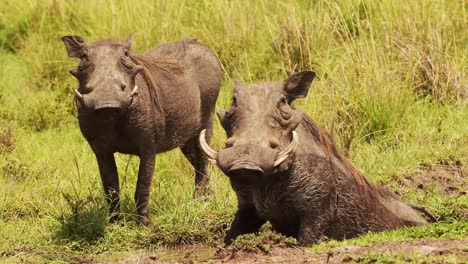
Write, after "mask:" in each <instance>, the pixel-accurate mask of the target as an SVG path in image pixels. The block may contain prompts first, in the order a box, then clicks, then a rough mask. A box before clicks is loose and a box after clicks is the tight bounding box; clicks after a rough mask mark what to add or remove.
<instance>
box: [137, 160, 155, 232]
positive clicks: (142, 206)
mask: <svg viewBox="0 0 468 264" xmlns="http://www.w3.org/2000/svg"><path fill="white" fill-rule="evenodd" d="M154 164H155V155H146V156H141V157H140V168H139V170H138V180H137V186H136V191H135V204H136V206H137V211H138V223H139V224H140V225H143V226H148V225H149V224H150V219H149V195H150V191H151V181H152V179H153V173H154Z"/></svg>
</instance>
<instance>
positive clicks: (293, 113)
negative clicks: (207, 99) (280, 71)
mask: <svg viewBox="0 0 468 264" xmlns="http://www.w3.org/2000/svg"><path fill="white" fill-rule="evenodd" d="M314 77H315V73H314V72H312V71H304V72H300V73H296V74H294V75H292V76H290V77H289V78H288V79H287V80H285V81H284V83H283V84H281V83H254V84H244V83H241V82H239V81H236V83H235V87H234V96H233V99H232V105H231V107H230V108H229V109H228V110H226V111H224V110H221V111H219V112H218V118H219V120H220V121H221V124H222V126H223V128H224V129H225V130H226V133H227V136H228V139H227V141H226V148H225V149H222V150H220V151H219V152H218V151H215V150H213V149H211V148H210V147H209V146H208V144H207V143H206V141H205V135H204V132H202V133H201V134H200V145H201V146H202V149H203V150H204V152H205V154H206V155H207V156H208V157H209V158H210V159H212V160H214V161H216V163H217V165H218V167H219V168H220V169H221V170H222V171H223V172H224V173H225V174H226V175H228V176H229V177H230V178H231V179H232V180H235V181H238V182H243V183H253V182H256V181H258V180H259V179H261V178H262V177H264V176H268V175H271V174H272V173H274V172H275V171H277V170H278V167H279V166H280V165H281V164H283V163H284V161H285V160H288V157H290V156H292V155H294V153H295V151H296V148H297V146H298V144H299V140H300V139H299V138H298V135H297V133H296V132H295V131H294V130H295V129H296V127H297V126H298V125H299V123H300V122H301V120H302V111H300V110H296V109H295V108H293V107H291V105H290V104H291V102H292V101H294V100H295V99H296V98H301V97H305V96H306V95H307V92H308V90H309V87H310V84H311V82H312V80H313V79H314Z"/></svg>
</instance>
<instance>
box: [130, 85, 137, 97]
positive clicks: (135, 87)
mask: <svg viewBox="0 0 468 264" xmlns="http://www.w3.org/2000/svg"><path fill="white" fill-rule="evenodd" d="M137 91H138V85H136V84H135V86H134V87H133V90H132V93H131V94H130V97H133V96H134V95H135V94H137Z"/></svg>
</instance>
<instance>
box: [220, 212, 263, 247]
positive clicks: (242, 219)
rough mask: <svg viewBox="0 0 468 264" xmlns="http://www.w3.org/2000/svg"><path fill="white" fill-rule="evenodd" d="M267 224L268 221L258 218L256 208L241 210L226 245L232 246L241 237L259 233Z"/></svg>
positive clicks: (225, 240) (228, 235) (237, 214)
mask: <svg viewBox="0 0 468 264" xmlns="http://www.w3.org/2000/svg"><path fill="white" fill-rule="evenodd" d="M265 222H266V220H264V219H262V218H260V217H259V216H258V214H257V212H256V210H255V208H254V207H247V208H239V210H238V211H237V213H236V216H235V217H234V220H233V221H232V224H231V229H229V231H228V233H227V235H226V238H225V239H224V243H226V245H230V244H231V243H232V242H233V241H234V240H235V239H236V238H237V237H238V236H240V235H243V234H249V233H256V232H258V231H259V230H260V228H261V227H262V225H263V224H265Z"/></svg>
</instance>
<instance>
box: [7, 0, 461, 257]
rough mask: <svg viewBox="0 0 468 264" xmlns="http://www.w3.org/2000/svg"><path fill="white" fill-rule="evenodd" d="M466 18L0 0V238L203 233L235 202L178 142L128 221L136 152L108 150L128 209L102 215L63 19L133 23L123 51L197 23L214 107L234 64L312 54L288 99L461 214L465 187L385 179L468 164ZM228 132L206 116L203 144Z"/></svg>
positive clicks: (365, 7)
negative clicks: (207, 55)
mask: <svg viewBox="0 0 468 264" xmlns="http://www.w3.org/2000/svg"><path fill="white" fill-rule="evenodd" d="M467 25H468V20H467V5H466V3H465V2H464V1H459V0H435V1H402V0H396V1H390V0H386V1H370V0H369V1H366V0H346V1H330V0H315V1H304V0H292V1H266V0H258V1H248V0H240V1H227V0H222V1H216V0H201V1H182V0H180V1H179V0H176V1H147V0H142V1H130V0H123V1H112V0H109V1H88V0H84V1H67V2H65V1H52V0H39V1H26V0H25V1H9V0H7V1H3V2H2V6H1V7H0V168H1V170H0V241H6V242H4V243H0V254H14V252H16V251H15V250H19V249H20V248H23V249H24V248H29V249H31V250H32V252H36V251H37V252H43V251H47V252H48V250H49V248H54V249H56V248H60V249H61V250H65V251H66V250H75V251H76V250H79V251H85V252H93V253H99V252H104V251H116V250H127V249H129V248H140V247H146V248H147V247H158V246H160V245H174V244H181V243H194V242H210V241H215V240H216V239H217V238H218V237H219V236H222V233H223V231H224V230H225V228H226V227H227V225H228V223H229V221H230V219H231V217H232V214H233V212H234V211H235V206H236V200H235V196H234V194H233V192H232V191H231V189H230V186H229V183H228V181H227V179H226V177H225V176H224V175H222V173H221V172H219V171H218V170H217V169H216V168H214V167H212V168H211V171H212V172H213V173H212V174H213V176H212V187H213V189H214V194H215V195H214V197H213V198H212V199H211V200H209V201H199V200H193V198H192V192H193V181H194V180H193V175H192V169H191V167H190V165H189V163H188V162H187V161H186V160H185V159H184V158H183V156H182V155H181V154H180V151H178V150H175V151H171V152H168V153H165V154H162V155H159V156H158V158H157V169H156V173H155V180H154V184H153V190H152V195H151V210H152V215H153V218H152V220H153V225H152V226H151V227H150V228H148V229H138V228H136V227H135V223H134V221H133V214H134V207H135V206H134V204H133V199H132V197H133V191H134V186H135V181H136V174H137V170H138V160H137V158H136V157H133V158H130V157H129V156H125V155H120V154H118V155H117V158H116V160H117V163H118V168H119V172H120V177H121V184H122V196H123V199H122V203H123V204H122V207H123V211H124V213H125V214H126V215H127V216H126V217H124V220H123V221H122V223H121V224H122V225H119V224H117V225H107V224H106V222H107V219H106V217H107V214H106V210H107V209H106V208H105V207H106V206H105V202H104V200H103V198H102V191H101V185H100V181H99V174H98V170H97V164H96V162H95V159H94V157H93V155H92V153H91V150H90V148H89V147H88V145H87V143H86V142H85V140H84V138H83V137H82V136H81V135H80V133H79V130H78V127H77V122H76V119H75V117H74V116H75V115H76V113H75V110H74V106H73V102H72V91H73V89H74V87H75V86H76V81H75V80H74V79H73V78H72V77H71V76H70V75H69V73H68V69H69V68H71V67H73V66H74V65H75V64H76V63H77V62H76V61H75V60H73V59H69V58H67V56H66V52H65V48H64V45H63V43H62V42H61V41H60V37H61V36H62V35H70V34H76V35H81V36H82V37H84V38H85V39H86V40H87V41H89V42H92V41H95V40H98V39H101V38H107V37H117V38H122V39H123V38H125V37H126V36H127V35H128V34H130V33H132V32H135V33H136V34H135V38H134V45H133V51H134V52H141V51H144V50H146V49H148V48H151V47H153V46H155V45H157V44H159V43H164V42H170V41H174V40H177V39H180V38H196V39H198V40H199V41H200V42H202V43H204V44H205V45H207V46H209V47H210V48H211V49H212V50H213V51H214V52H216V54H217V55H218V57H219V59H220V61H221V63H222V65H223V69H224V81H223V87H222V92H221V95H220V98H219V100H218V103H217V107H218V108H225V107H227V106H228V105H229V103H230V96H231V93H232V92H231V89H232V82H233V80H234V79H242V80H244V81H247V82H251V81H266V80H268V81H272V80H277V81H281V80H283V79H285V78H286V77H287V75H288V74H290V73H292V72H295V71H300V70H306V69H313V70H314V71H316V72H317V75H318V78H316V80H315V81H314V83H313V85H312V88H311V90H310V93H309V96H308V97H307V98H306V99H304V100H302V101H300V102H298V103H296V106H297V107H298V108H301V109H303V110H304V111H305V112H306V113H307V114H309V115H310V116H312V118H313V119H314V120H316V121H317V122H318V123H319V124H321V125H322V126H324V127H325V128H327V130H329V131H331V132H332V134H333V136H334V139H335V141H336V142H337V143H338V145H339V146H340V148H341V149H342V150H343V151H344V152H345V153H346V155H347V156H348V157H350V158H351V159H352V160H353V162H354V163H355V164H357V166H358V167H359V168H361V169H362V170H363V171H365V172H366V174H367V175H368V176H369V177H370V178H371V179H373V180H374V181H378V182H380V183H384V184H385V185H387V186H389V188H391V189H392V190H400V189H402V188H403V189H404V190H405V191H404V192H403V193H404V194H405V196H404V197H403V199H404V200H408V201H413V202H419V203H420V204H422V205H424V206H427V207H429V208H430V209H432V210H433V211H435V213H436V214H438V215H441V216H444V219H446V221H448V223H450V221H454V220H457V221H459V220H460V218H463V212H466V210H467V207H468V201H467V199H466V196H461V197H458V198H453V197H445V196H443V195H442V194H440V193H428V192H422V193H421V192H417V191H415V190H412V189H411V188H407V187H404V186H401V185H400V184H399V183H398V181H395V179H398V178H401V177H404V176H407V174H411V173H413V172H414V171H415V170H416V169H417V167H418V166H419V165H420V164H422V163H425V164H438V163H439V162H440V161H450V162H452V161H460V162H461V163H462V164H463V170H464V171H465V172H466V165H464V164H466V163H467V162H468V159H467V157H468V148H467V147H466V146H467V145H468V144H467V143H468V142H467V141H466V139H467V138H468V130H467V129H466V127H467V123H466V120H468V111H467V110H468V109H467V104H466V99H467V95H468V84H467V83H466V79H467V74H466V66H467V56H468V52H467V50H468V44H467V43H468V33H467V31H466V27H467ZM224 139H225V136H224V132H223V131H222V129H221V127H220V126H219V124H218V121H216V129H215V136H214V142H213V146H214V147H217V148H219V147H222V145H223V140H224ZM452 207H457V208H458V209H457V210H458V211H456V212H455V211H453V210H452ZM460 210H461V211H460ZM463 210H465V211H463ZM465 216H466V215H465ZM465 220H466V219H465ZM448 225H449V226H450V224H448ZM465 227H466V226H465ZM12 234H15V235H12ZM12 252H13V253H12ZM37 252H36V253H37ZM36 253H35V254H36ZM38 254H39V253H37V254H36V255H38ZM41 254H42V253H41ZM41 254H39V255H41ZM41 256H43V255H41Z"/></svg>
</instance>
